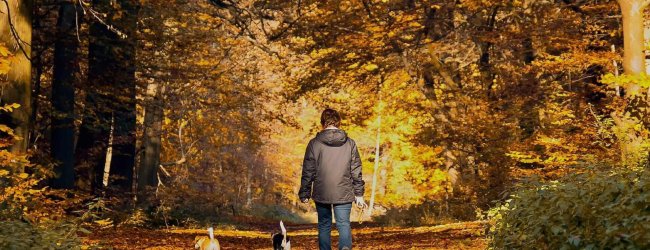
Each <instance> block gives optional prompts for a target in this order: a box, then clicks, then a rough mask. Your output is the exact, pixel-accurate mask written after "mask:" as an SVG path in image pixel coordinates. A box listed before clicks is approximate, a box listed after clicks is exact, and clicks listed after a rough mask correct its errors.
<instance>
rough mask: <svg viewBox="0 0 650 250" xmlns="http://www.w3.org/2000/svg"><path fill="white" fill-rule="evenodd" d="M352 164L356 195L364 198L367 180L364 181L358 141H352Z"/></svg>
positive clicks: (353, 184)
mask: <svg viewBox="0 0 650 250" xmlns="http://www.w3.org/2000/svg"><path fill="white" fill-rule="evenodd" d="M350 164H351V165H350V170H351V174H352V186H353V187H354V196H355V197H361V198H362V199H363V192H364V185H365V182H364V181H363V178H362V174H361V157H360V156H359V149H357V144H356V143H352V158H351V162H350Z"/></svg>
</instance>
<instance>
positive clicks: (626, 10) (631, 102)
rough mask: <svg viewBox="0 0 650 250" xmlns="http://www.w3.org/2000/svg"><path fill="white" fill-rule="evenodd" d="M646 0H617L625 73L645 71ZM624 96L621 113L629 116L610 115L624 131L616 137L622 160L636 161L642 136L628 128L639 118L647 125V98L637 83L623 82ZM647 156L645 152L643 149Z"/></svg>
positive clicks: (639, 73)
mask: <svg viewBox="0 0 650 250" xmlns="http://www.w3.org/2000/svg"><path fill="white" fill-rule="evenodd" d="M649 2H650V1H648V0H618V3H619V5H620V7H621V13H622V16H623V40H624V48H623V70H624V72H625V74H627V75H642V74H645V71H646V66H645V52H644V22H643V21H644V17H643V14H644V10H645V8H646V7H647V6H648V3H649ZM624 89H625V99H626V102H627V103H628V104H627V108H626V110H625V112H623V113H624V114H625V113H629V114H630V115H631V116H630V117H628V116H625V115H621V114H617V113H614V114H612V118H613V119H614V122H615V124H616V126H618V127H619V129H622V130H623V131H626V132H625V135H624V136H622V137H621V138H619V140H620V142H619V143H620V144H621V158H622V161H623V162H624V163H631V164H634V163H636V162H637V161H638V160H639V158H638V157H642V156H641V155H640V154H642V153H643V152H639V151H640V147H641V146H640V145H641V143H642V141H643V138H642V137H640V136H638V135H637V134H636V132H635V131H634V130H633V129H631V128H632V127H634V126H635V124H637V123H639V122H645V123H646V125H647V120H648V118H647V111H646V108H647V105H648V104H647V102H646V101H645V100H643V99H644V98H642V97H641V96H640V95H639V94H640V93H639V91H640V90H641V87H640V86H639V85H638V84H634V83H632V84H627V85H626V86H625V88H624ZM645 155H646V156H647V152H646V153H645Z"/></svg>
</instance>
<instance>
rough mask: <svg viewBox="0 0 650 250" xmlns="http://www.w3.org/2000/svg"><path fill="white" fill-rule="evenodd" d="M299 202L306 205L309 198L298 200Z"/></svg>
mask: <svg viewBox="0 0 650 250" xmlns="http://www.w3.org/2000/svg"><path fill="white" fill-rule="evenodd" d="M300 201H302V203H308V202H309V198H304V199H302V200H300Z"/></svg>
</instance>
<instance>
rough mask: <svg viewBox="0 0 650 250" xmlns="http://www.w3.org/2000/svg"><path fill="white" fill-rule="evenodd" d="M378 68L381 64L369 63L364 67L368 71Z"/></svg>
mask: <svg viewBox="0 0 650 250" xmlns="http://www.w3.org/2000/svg"><path fill="white" fill-rule="evenodd" d="M378 68H379V66H377V64H374V63H368V64H366V65H364V66H363V69H365V70H366V71H375V70H376V69H378Z"/></svg>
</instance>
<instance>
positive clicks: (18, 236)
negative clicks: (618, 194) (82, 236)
mask: <svg viewBox="0 0 650 250" xmlns="http://www.w3.org/2000/svg"><path fill="white" fill-rule="evenodd" d="M70 227H71V225H67V224H61V225H59V226H56V227H50V228H44V227H37V226H35V225H32V224H29V223H26V222H22V221H17V220H10V221H0V249H16V250H18V249H20V250H23V249H25V250H26V249H80V246H81V241H80V240H79V238H78V237H77V236H76V235H75V234H74V233H70V232H76V231H74V230H71V228H70Z"/></svg>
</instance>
